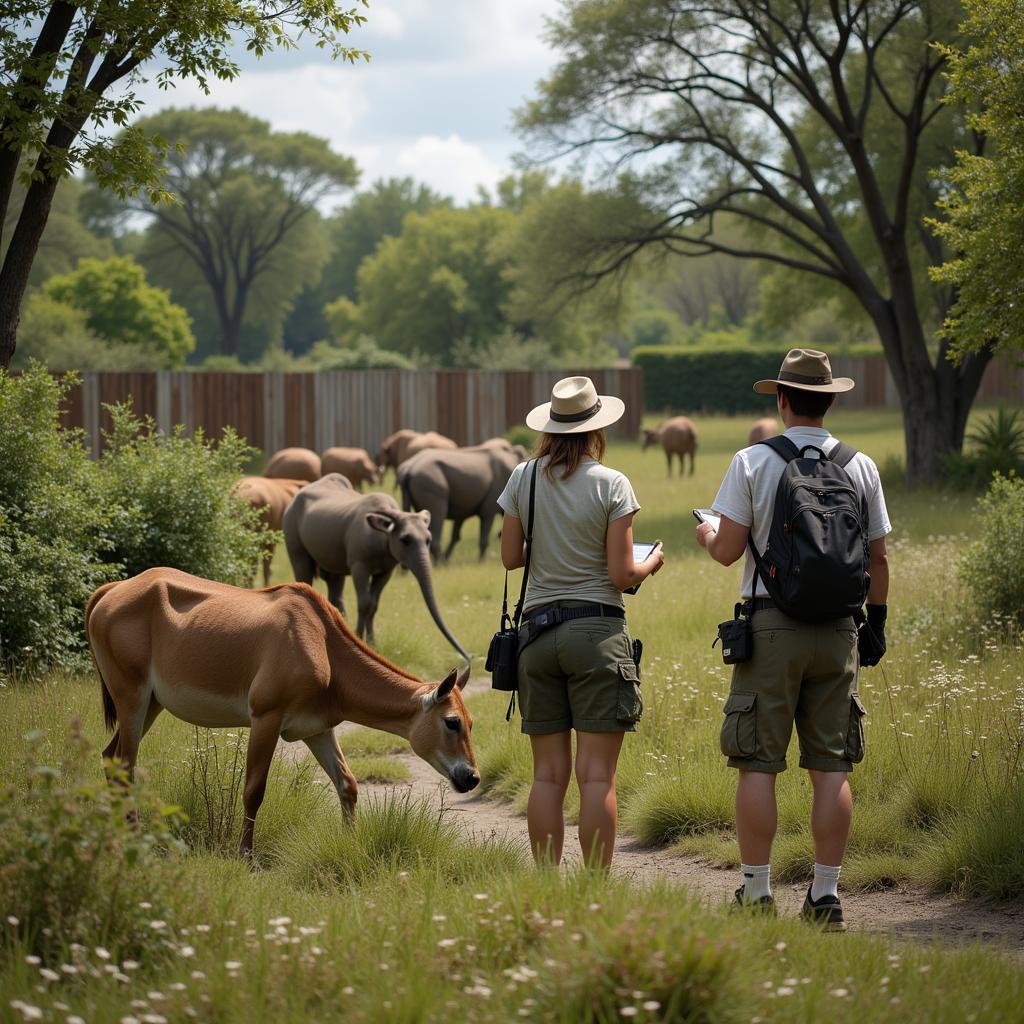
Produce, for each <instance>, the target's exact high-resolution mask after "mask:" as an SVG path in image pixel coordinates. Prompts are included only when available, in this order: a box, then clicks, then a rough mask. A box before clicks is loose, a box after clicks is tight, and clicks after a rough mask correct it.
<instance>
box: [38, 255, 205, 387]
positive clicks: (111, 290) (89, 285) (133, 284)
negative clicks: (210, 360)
mask: <svg viewBox="0 0 1024 1024" xmlns="http://www.w3.org/2000/svg"><path fill="white" fill-rule="evenodd" d="M46 294H47V295H49V296H50V298H52V299H56V300H57V301H58V302H63V303H66V304H67V305H69V306H73V307H74V308H75V309H79V310H81V311H82V312H83V313H85V318H86V319H85V322H86V325H87V326H88V328H89V330H90V331H92V332H93V333H94V334H96V335H98V336H99V337H101V338H105V339H106V340H107V341H113V342H121V343H122V344H126V345H138V346H140V347H143V348H150V349H153V350H155V351H157V352H159V353H160V354H161V355H162V356H163V357H164V366H165V368H166V369H175V368H176V367H178V366H181V364H182V363H183V362H184V361H185V357H186V356H187V355H188V354H189V353H190V352H191V351H192V350H193V349H194V348H195V347H196V339H195V338H194V337H193V336H192V329H191V327H190V326H189V318H188V314H187V313H186V312H185V310H183V309H182V308H181V306H176V305H175V304H174V303H173V302H171V298H170V295H169V294H168V293H167V292H166V291H163V290H162V289H160V288H154V287H152V286H151V285H148V284H146V275H145V273H144V271H143V269H142V267H140V266H139V265H138V264H137V263H136V262H135V261H134V260H133V259H132V258H131V257H129V256H121V257H117V258H115V259H110V260H88V259H86V260H82V261H81V262H80V263H79V264H78V269H77V270H74V271H72V272H71V273H70V274H66V275H64V276H61V277H52V278H50V280H49V281H47V282H46Z"/></svg>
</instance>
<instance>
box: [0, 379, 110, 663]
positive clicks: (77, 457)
mask: <svg viewBox="0 0 1024 1024" xmlns="http://www.w3.org/2000/svg"><path fill="white" fill-rule="evenodd" d="M73 383H75V379H74V378H73V377H65V378H63V379H62V380H57V379H55V378H53V377H51V376H50V375H49V374H48V373H47V372H46V371H45V370H44V369H43V368H42V367H40V366H39V365H38V364H36V365H33V366H32V367H31V368H30V369H29V370H28V371H27V372H26V373H24V374H23V375H21V376H19V377H11V376H9V375H7V374H6V373H4V372H3V371H0V670H3V669H7V670H10V669H13V668H25V667H29V668H31V667H36V666H37V667H43V666H46V665H49V664H62V665H74V664H77V663H79V662H81V661H82V659H83V656H84V650H85V646H84V636H83V627H82V609H83V607H84V606H85V602H86V600H87V599H88V597H89V595H90V594H91V593H92V591H93V590H94V589H95V588H96V587H97V586H99V585H100V584H101V583H103V582H105V581H106V580H107V579H109V578H110V577H111V575H112V572H113V567H111V566H110V565H108V564H105V561H107V562H109V561H112V560H113V559H112V558H107V559H104V558H103V551H104V541H103V537H104V533H105V528H106V514H105V512H104V510H103V508H102V506H101V503H100V501H99V493H100V487H99V480H98V475H97V472H96V466H95V464H94V463H93V462H91V461H90V459H89V457H88V455H87V453H86V451H85V447H84V445H83V443H82V437H81V434H80V432H77V431H70V430H64V429H63V428H62V427H61V425H60V407H61V405H62V403H63V401H64V399H65V397H66V396H67V393H68V391H69V389H70V388H71V386H72V384H73Z"/></svg>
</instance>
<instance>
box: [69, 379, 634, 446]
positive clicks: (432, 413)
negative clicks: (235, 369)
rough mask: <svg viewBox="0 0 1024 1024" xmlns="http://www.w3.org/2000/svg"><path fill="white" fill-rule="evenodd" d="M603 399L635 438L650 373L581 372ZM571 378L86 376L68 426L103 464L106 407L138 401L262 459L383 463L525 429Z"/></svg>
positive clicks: (152, 412)
mask: <svg viewBox="0 0 1024 1024" xmlns="http://www.w3.org/2000/svg"><path fill="white" fill-rule="evenodd" d="M578 372H580V373H585V374H587V376H589V377H592V378H593V380H594V383H595V385H596V386H597V389H598V391H599V392H601V393H602V394H612V395H618V396H619V397H621V398H622V399H623V401H625V403H626V414H625V416H624V417H623V418H622V419H621V420H620V421H619V422H618V423H617V424H616V425H615V426H614V427H612V428H611V430H610V431H609V433H611V434H613V435H618V436H620V437H630V438H634V437H636V436H637V434H638V433H639V430H640V421H641V419H642V417H643V413H644V395H643V371H642V370H637V369H602V370H580V371H578ZM568 373H569V371H561V370H537V371H487V370H423V371H415V372H414V371H405V370H354V371H347V372H340V371H332V372H326V373H189V372H170V371H166V372H156V373H83V374H82V375H81V376H82V386H81V387H79V388H75V389H74V391H73V392H72V394H71V396H70V399H69V403H68V408H67V410H66V412H65V416H64V421H65V424H66V425H67V426H75V427H82V428H83V429H84V430H85V432H86V435H87V437H88V438H89V441H90V442H91V445H92V449H93V453H94V454H98V453H99V450H100V444H101V439H102V433H101V431H102V429H103V428H105V427H107V426H108V425H109V417H108V416H107V414H106V413H105V412H104V410H103V406H104V405H105V404H108V403H113V402H120V401H124V400H126V399H128V398H129V397H130V398H131V399H132V404H133V408H134V409H135V412H136V413H138V414H139V415H149V416H152V417H153V419H154V420H156V423H157V425H158V426H160V427H161V428H163V429H164V430H169V429H170V428H171V427H173V426H174V425H176V424H178V423H182V424H184V425H185V427H186V429H187V430H189V431H192V430H194V429H195V428H196V427H202V428H203V430H204V431H205V432H206V433H207V434H209V435H212V436H219V434H220V431H221V429H222V428H223V427H226V426H231V427H234V428H235V429H236V430H237V431H238V433H239V434H241V435H242V436H243V437H245V438H246V439H247V440H248V442H249V443H250V444H252V445H255V446H256V447H257V448H261V449H262V450H263V451H264V452H267V453H269V452H273V451H277V450H278V449H280V448H286V447H288V446H290V445H299V446H302V447H304V448H312V449H314V450H315V451H318V452H319V451H323V450H324V449H325V448H328V447H330V446H332V445H353V446H356V447H360V448H366V449H367V450H368V451H370V452H371V453H375V452H376V451H377V449H378V446H379V445H380V442H381V441H382V440H383V439H384V438H385V437H387V436H388V434H391V433H392V432H393V431H395V430H398V429H400V428H402V427H412V428H413V429H414V430H437V431H440V432H441V433H442V434H444V435H446V436H447V437H450V438H452V439H453V440H455V441H457V442H458V443H459V444H476V443H477V442H479V441H483V440H485V439H486V438H488V437H494V436H495V435H497V434H501V433H503V432H504V431H506V430H507V429H508V428H509V427H512V426H515V425H516V424H517V423H522V422H523V419H524V417H525V416H526V413H527V412H528V411H529V410H530V409H531V408H532V407H533V406H535V405H538V404H539V403H541V402H543V401H546V400H547V399H548V398H550V395H551V385H552V384H553V383H554V382H555V381H556V380H557V379H558V378H559V377H562V376H566V375H568Z"/></svg>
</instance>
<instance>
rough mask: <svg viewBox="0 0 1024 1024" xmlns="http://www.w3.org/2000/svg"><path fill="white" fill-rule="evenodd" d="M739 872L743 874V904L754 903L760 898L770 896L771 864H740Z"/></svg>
mask: <svg viewBox="0 0 1024 1024" xmlns="http://www.w3.org/2000/svg"><path fill="white" fill-rule="evenodd" d="M740 871H742V872H743V900H744V902H746V903H755V902H756V901H757V900H759V899H761V897H762V896H771V894H772V866H771V864H741V865H740Z"/></svg>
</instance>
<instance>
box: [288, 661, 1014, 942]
mask: <svg viewBox="0 0 1024 1024" xmlns="http://www.w3.org/2000/svg"><path fill="white" fill-rule="evenodd" d="M480 685H481V683H480V681H479V680H473V682H472V683H471V684H470V691H471V692H472V690H474V689H477V688H478V687H479V686H480ZM353 728H358V727H353V726H351V725H348V724H345V725H342V726H341V727H340V729H339V734H344V733H345V732H348V731H350V730H351V729H353ZM342 749H344V739H342ZM279 753H280V755H281V756H284V757H294V758H297V759H300V760H301V759H302V758H303V757H304V756H306V755H307V754H308V752H307V751H306V748H305V746H304V745H303V744H302V743H284V742H282V744H281V747H280V750H279ZM394 756H395V757H396V758H397V759H398V760H400V761H402V762H403V763H404V764H405V765H406V766H407V767H408V769H409V771H410V774H411V778H410V780H409V781H407V782H402V783H398V784H397V785H371V784H366V783H361V784H360V787H359V795H360V799H361V800H365V799H366V798H367V797H372V796H374V795H377V796H380V795H384V794H387V793H389V792H392V791H395V790H397V791H399V792H408V791H411V792H412V793H413V795H415V796H417V797H425V798H427V799H429V800H430V801H431V802H432V803H434V804H435V805H436V806H437V807H438V808H440V807H441V806H442V804H443V806H444V807H446V808H447V809H448V810H449V811H450V812H451V814H452V815H453V817H454V818H455V819H456V820H457V821H458V822H459V823H460V824H461V826H462V827H463V828H464V829H465V831H466V834H467V835H469V836H472V837H476V838H489V837H494V836H501V837H508V838H510V839H512V840H514V841H518V842H521V843H522V845H523V848H524V849H526V848H528V846H529V841H528V836H527V830H526V818H525V817H523V816H522V815H521V814H517V813H516V812H515V811H514V810H513V809H512V808H511V807H510V806H509V805H508V804H505V803H498V802H496V801H494V800H491V799H488V797H487V796H485V795H483V794H478V793H469V794H463V795H460V794H458V793H456V792H455V791H454V790H452V788H451V787H450V786H449V785H448V784H447V783H446V782H445V781H444V780H443V779H441V778H440V777H439V776H438V775H437V773H436V772H435V771H434V770H433V769H432V768H431V767H430V766H429V765H427V764H426V763H425V762H423V761H421V760H420V759H419V758H418V757H416V756H415V755H414V754H411V753H409V754H400V755H394ZM565 851H566V853H565V858H564V859H565V861H566V862H567V863H570V864H571V863H573V862H575V861H578V860H579V846H578V843H577V840H576V830H575V828H573V827H571V826H570V827H567V828H566V839H565ZM612 870H613V871H614V872H615V873H616V874H620V875H625V876H628V877H631V878H634V879H636V880H637V881H638V882H646V881H651V880H654V879H658V878H667V879H670V880H672V881H675V882H680V883H683V884H685V885H688V886H689V887H690V888H692V889H694V890H695V891H696V892H697V893H698V894H699V895H700V897H701V898H702V899H703V900H705V901H706V902H707V903H719V904H720V903H723V902H725V901H727V900H731V899H732V895H733V890H734V889H735V888H736V885H737V879H736V874H737V873H736V871H734V870H723V869H721V868H716V867H713V866H711V865H710V864H708V863H707V862H706V861H704V860H703V859H701V858H699V857H693V856H684V855H680V854H676V853H674V852H672V851H671V850H667V849H657V848H655V849H651V848H645V847H642V846H641V845H640V844H639V842H638V841H637V840H636V839H635V838H633V837H631V836H629V835H620V836H619V837H618V840H617V842H616V844H615V860H614V863H613V866H612ZM806 891H807V885H806V883H799V884H796V885H778V884H777V885H776V886H775V898H776V901H777V904H778V908H779V913H780V915H784V916H787V917H792V916H796V915H797V914H798V913H799V910H800V906H801V904H802V902H803V898H804V893H805V892H806ZM844 910H845V911H846V917H847V921H848V924H849V926H850V928H851V930H856V931H865V932H876V933H880V934H885V935H892V936H896V937H900V938H909V939H915V940H918V941H939V942H942V943H946V944H950V945H958V944H963V943H971V942H985V943H991V944H992V945H993V946H997V947H1001V948H1003V949H1004V950H1005V951H1006V952H1008V953H1010V954H1011V955H1012V956H1014V957H1016V958H1020V959H1024V900H1021V901H1019V902H1016V903H1013V904H1010V905H1008V906H1004V907H999V908H993V907H987V906H985V905H983V904H980V903H977V902H974V901H971V900H965V899H959V898H956V897H953V896H941V895H935V894H934V893H929V892H924V891H920V890H916V889H910V888H904V887H899V888H891V889H885V890H882V891H879V892H865V893H855V894H850V895H849V896H847V897H846V898H845V901H844Z"/></svg>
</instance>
